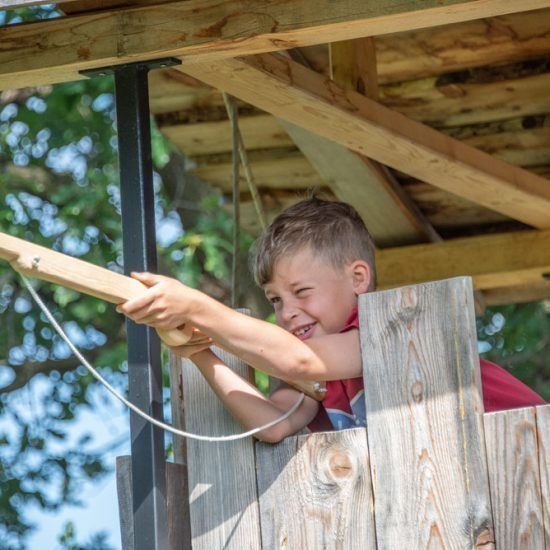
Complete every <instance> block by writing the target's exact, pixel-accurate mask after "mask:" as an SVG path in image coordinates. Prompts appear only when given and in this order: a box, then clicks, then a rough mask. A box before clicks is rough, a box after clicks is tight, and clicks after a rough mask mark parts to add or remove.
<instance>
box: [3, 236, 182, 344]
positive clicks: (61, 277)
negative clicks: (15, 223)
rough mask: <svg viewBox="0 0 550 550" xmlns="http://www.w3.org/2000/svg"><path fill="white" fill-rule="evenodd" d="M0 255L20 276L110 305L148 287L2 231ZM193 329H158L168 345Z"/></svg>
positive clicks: (129, 297)
mask: <svg viewBox="0 0 550 550" xmlns="http://www.w3.org/2000/svg"><path fill="white" fill-rule="evenodd" d="M0 258H3V259H4V260H7V261H8V262H9V263H10V264H11V266H12V267H13V269H15V270H16V271H17V272H19V273H22V274H23V275H27V276H28V277H37V278H39V279H42V280H44V281H49V282H50V283H54V284H58V285H62V286H65V287H67V288H71V289H73V290H76V291H77V292H84V293H85V294H89V295H90V296H95V297H96V298H100V299H101V300H106V301H107V302H111V303H113V304H122V303H123V302H126V301H127V300H131V299H132V298H137V297H138V296H141V295H143V294H144V292H145V291H146V290H147V287H146V286H145V285H144V284H143V283H140V282H139V281H138V280H136V279H132V278H131V277H127V276H126V275H122V274H121V273H116V272H114V271H111V270H109V269H105V268H104V267H99V266H97V265H94V264H91V263H88V262H85V261H84V260H79V259H78V258H73V257H72V256H67V255H66V254H62V253H60V252H55V251H54V250H50V249H49V248H45V247H43V246H39V245H36V244H33V243H30V242H27V241H25V240H23V239H18V238H17V237H12V236H11V235H7V234H5V233H0ZM192 331H193V328H192V327H189V326H187V325H185V326H183V327H181V328H180V329H174V330H169V331H164V330H159V331H158V333H159V336H160V337H161V338H162V340H163V341H164V342H166V343H167V344H168V345H169V346H181V345H183V344H186V343H187V342H188V341H189V340H190V338H191V336H192Z"/></svg>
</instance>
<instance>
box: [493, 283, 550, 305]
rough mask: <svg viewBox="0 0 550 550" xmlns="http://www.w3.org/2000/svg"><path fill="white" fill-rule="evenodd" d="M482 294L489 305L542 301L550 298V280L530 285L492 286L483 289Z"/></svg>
mask: <svg viewBox="0 0 550 550" xmlns="http://www.w3.org/2000/svg"><path fill="white" fill-rule="evenodd" d="M482 294H483V299H484V301H485V304H486V305H488V306H499V305H502V304H522V303H525V302H540V301H541V300H546V299H548V298H550V281H543V282H541V283H540V284H531V285H529V286H510V287H504V288H490V289H488V290H484V291H482Z"/></svg>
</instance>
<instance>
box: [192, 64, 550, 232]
mask: <svg viewBox="0 0 550 550" xmlns="http://www.w3.org/2000/svg"><path fill="white" fill-rule="evenodd" d="M182 70H185V71H186V72H188V73H189V74H191V75H192V76H194V77H195V78H198V79H200V80H203V81H205V82H206V83H208V84H210V85H213V86H218V87H220V88H222V89H223V90H224V91H226V92H228V93H230V94H231V95H233V96H236V97H239V98H241V99H243V100H244V101H247V102H249V103H252V104H253V105H256V106H257V107H259V108H261V109H263V110H265V111H268V112H271V113H272V114H274V115H276V116H279V117H281V118H283V119H285V120H287V121H289V122H292V123H293V124H296V125H298V126H301V127H303V128H306V129H307V130H309V131H311V132H313V133H316V134H318V135H321V136H323V137H326V138H328V139H331V140H332V141H335V142H337V143H339V144H341V145H343V146H345V147H348V148H349V149H352V150H354V151H356V152H358V153H360V154H362V155H366V156H368V157H369V158H372V159H374V160H377V161H379V162H381V163H382V164H385V165H387V166H390V167H392V168H395V169H397V170H400V171H402V172H404V173H407V174H410V175H412V176H414V177H416V178H418V179H420V180H422V181H426V182H428V183H431V184H432V185H435V186H436V187H441V188H442V189H445V190H448V191H451V192H453V193H455V194H457V195H460V196H462V197H464V198H467V199H469V200H471V201H473V202H476V203H478V204H481V205H484V206H486V207H487V208H490V209H492V210H495V211H497V212H500V213H502V214H505V215H507V216H509V217H512V218H514V219H517V220H520V221H523V222H524V223H527V224H529V225H533V226H535V227H539V228H544V227H550V187H549V186H548V184H547V181H546V180H544V179H543V178H540V177H539V176H536V175H534V174H532V173H530V172H527V171H525V170H521V169H520V168H517V167H514V166H510V165H508V164H506V163H504V162H502V161H499V160H498V159H495V158H493V157H491V156H489V155H487V154H485V153H482V152H481V151H478V150H476V149H473V148H471V147H468V146H467V145H465V144H463V143H460V142H459V141H457V140H453V139H451V138H449V137H447V136H445V135H443V134H441V133H440V132H437V131H435V130H433V129H431V128H428V127H427V126H424V125H422V124H419V123H417V122H414V121H412V120H410V119H407V118H406V117H404V116H402V115H401V114H399V113H396V112H394V111H391V110H389V109H387V108H385V107H383V106H382V105H379V104H378V103H376V102H374V101H372V100H370V99H368V98H366V97H363V96H361V95H359V94H356V93H354V92H351V91H344V90H342V89H341V88H340V87H338V86H336V85H335V84H334V83H332V82H327V81H326V79H325V78H324V77H323V76H321V75H318V74H317V73H315V72H313V71H311V70H308V69H307V68H305V67H303V66H301V65H299V64H297V63H294V62H292V61H290V60H289V59H286V58H283V57H281V56H275V55H273V54H265V55H259V56H255V57H254V58H247V59H232V60H227V61H224V62H223V63H211V64H209V65H200V64H196V65H188V66H186V67H184V68H183V69H182Z"/></svg>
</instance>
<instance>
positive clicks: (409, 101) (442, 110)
mask: <svg viewBox="0 0 550 550" xmlns="http://www.w3.org/2000/svg"><path fill="white" fill-rule="evenodd" d="M548 86H550V74H549V73H543V74H538V75H533V76H525V77H523V78H513V79H511V78H507V79H502V80H499V81H496V82H481V83H477V82H476V83H469V82H464V83H456V84H443V85H442V84H439V82H438V79H437V78H436V77H431V78H426V79H423V80H418V81H412V82H403V83H400V84H393V85H390V86H383V87H381V88H380V102H381V103H382V104H384V105H385V106H386V107H388V108H390V109H395V110H396V111H398V112H400V113H401V114H403V115H405V116H407V117H410V118H412V119H414V120H417V121H420V122H423V123H425V124H429V125H430V126H432V127H435V128H448V127H451V126H465V125H470V124H478V123H488V122H491V121H499V120H506V119H510V118H515V117H518V116H529V115H538V114H540V113H547V112H549V111H550V99H548V94H547V93H546V92H547V90H548Z"/></svg>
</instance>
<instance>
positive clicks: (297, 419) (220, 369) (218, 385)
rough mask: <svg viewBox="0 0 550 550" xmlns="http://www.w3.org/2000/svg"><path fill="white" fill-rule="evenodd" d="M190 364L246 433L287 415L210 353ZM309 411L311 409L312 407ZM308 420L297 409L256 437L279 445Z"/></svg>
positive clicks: (194, 356)
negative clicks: (192, 364) (196, 369)
mask: <svg viewBox="0 0 550 550" xmlns="http://www.w3.org/2000/svg"><path fill="white" fill-rule="evenodd" d="M192 361H193V362H194V363H195V365H196V366H197V368H198V369H199V370H200V372H201V374H202V375H203V376H204V378H205V379H206V381H207V382H208V384H209V385H210V387H211V388H212V389H213V390H214V392H215V393H216V395H217V396H218V398H219V399H220V400H221V401H222V403H223V404H224V405H225V406H226V407H227V408H228V409H229V411H230V412H231V414H232V415H233V416H234V418H235V419H236V420H237V421H238V422H239V424H241V425H242V426H243V427H244V428H245V429H247V430H248V429H253V428H256V427H258V426H261V425H263V424H267V423H268V422H271V421H273V420H275V419H277V418H279V417H280V416H282V415H283V414H284V413H285V412H286V410H285V409H281V408H280V407H278V406H277V405H275V404H274V403H273V402H272V401H271V400H270V399H269V398H268V397H266V396H265V395H263V394H262V393H261V392H260V391H259V390H258V389H257V388H256V387H255V386H254V385H252V384H250V383H249V382H248V381H246V380H244V379H243V378H241V377H240V376H239V375H238V374H237V373H235V372H234V371H233V370H232V369H230V368H229V367H228V366H227V365H225V363H223V361H221V360H220V359H219V358H218V357H217V356H216V355H215V354H214V353H213V352H212V351H210V350H206V351H203V352H200V353H197V354H195V355H193V357H192ZM297 397H298V393H297V392H296V398H297ZM309 407H310V408H311V404H309ZM306 408H307V407H306ZM309 416H311V415H306V416H304V412H303V411H300V409H299V410H298V411H297V412H295V413H293V415H292V416H291V417H290V418H288V419H287V420H285V421H283V422H281V423H280V424H278V425H275V426H273V427H272V428H269V429H267V430H264V431H262V432H259V433H258V434H257V435H256V437H258V438H259V439H263V440H266V441H271V442H275V441H279V440H280V439H282V438H283V437H286V436H287V435H290V434H291V433H295V432H296V431H299V430H301V429H302V428H303V427H305V425H306V424H307V422H308V421H309Z"/></svg>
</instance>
